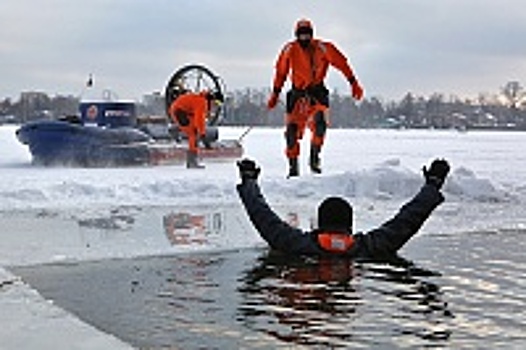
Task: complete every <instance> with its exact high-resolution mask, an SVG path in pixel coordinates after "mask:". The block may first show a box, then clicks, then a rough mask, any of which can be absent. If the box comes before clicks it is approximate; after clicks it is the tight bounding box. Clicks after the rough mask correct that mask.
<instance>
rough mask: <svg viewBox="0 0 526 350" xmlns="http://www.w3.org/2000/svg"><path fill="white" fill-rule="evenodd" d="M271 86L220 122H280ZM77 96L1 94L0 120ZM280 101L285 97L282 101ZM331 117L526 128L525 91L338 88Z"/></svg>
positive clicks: (70, 103) (22, 118)
mask: <svg viewBox="0 0 526 350" xmlns="http://www.w3.org/2000/svg"><path fill="white" fill-rule="evenodd" d="M269 92H270V91H269V89H251V88H246V89H240V90H234V91H231V92H228V93H227V99H226V101H225V104H224V108H225V117H224V119H223V121H222V124H224V125H259V126H282V125H283V116H284V113H285V110H284V109H285V108H284V103H280V104H279V105H278V107H277V108H275V109H274V110H272V111H269V110H268V109H267V107H266V103H267V98H268V95H269ZM79 102H80V99H79V97H75V96H55V97H50V96H48V95H47V94H45V93H42V92H24V93H22V94H21V95H20V98H19V99H18V100H17V101H12V100H11V99H9V98H6V99H4V100H0V123H6V122H11V123H24V122H27V121H31V120H37V119H54V118H58V117H61V116H65V115H75V114H77V113H78V105H79ZM283 102H284V101H283ZM330 106H331V110H330V121H331V125H332V127H336V128H438V129H444V128H459V129H506V130H526V92H525V91H524V89H523V87H522V86H521V85H520V83H518V82H516V81H511V82H508V83H507V84H505V85H504V86H503V87H502V88H501V89H500V90H499V91H498V93H495V94H480V95H479V96H478V97H477V98H476V99H461V98H459V97H457V96H455V95H449V96H446V95H444V94H440V93H435V94H433V95H431V96H428V97H424V96H418V95H415V94H412V93H407V94H406V95H405V96H404V97H403V98H402V99H401V100H400V101H384V100H382V99H381V98H378V97H368V98H365V99H364V100H363V101H360V102H356V101H354V100H353V99H352V98H351V97H350V96H349V95H342V94H340V93H339V92H338V91H336V90H335V91H332V92H331V94H330ZM137 111H138V113H139V114H140V115H162V114H165V109H164V98H163V96H162V95H160V94H159V93H154V94H152V95H145V96H144V99H143V101H141V102H140V103H137Z"/></svg>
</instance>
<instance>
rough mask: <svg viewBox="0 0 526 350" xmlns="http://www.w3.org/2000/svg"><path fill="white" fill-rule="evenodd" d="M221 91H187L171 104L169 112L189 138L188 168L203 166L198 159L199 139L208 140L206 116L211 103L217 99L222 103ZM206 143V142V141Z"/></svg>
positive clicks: (217, 101)
mask: <svg viewBox="0 0 526 350" xmlns="http://www.w3.org/2000/svg"><path fill="white" fill-rule="evenodd" d="M222 100H223V98H222V96H221V93H219V92H216V93H211V92H208V91H204V92H200V93H192V92H187V93H184V94H182V95H179V96H178V97H177V98H176V99H175V100H174V101H173V102H172V104H171V105H170V108H169V110H168V113H169V115H170V117H171V118H172V120H173V121H174V123H176V124H177V126H178V127H179V129H180V131H181V132H183V133H184V134H185V135H186V136H187V138H188V151H187V154H186V167H187V168H203V167H204V166H203V165H201V164H199V163H198V161H197V152H198V147H197V143H198V141H199V140H202V141H203V142H206V140H205V134H206V117H207V115H208V111H209V109H210V104H211V103H212V102H213V101H215V102H216V103H221V102H222ZM205 145H206V143H205Z"/></svg>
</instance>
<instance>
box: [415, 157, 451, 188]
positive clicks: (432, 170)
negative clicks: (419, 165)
mask: <svg viewBox="0 0 526 350" xmlns="http://www.w3.org/2000/svg"><path fill="white" fill-rule="evenodd" d="M422 172H423V173H424V177H425V178H426V184H430V185H433V186H435V187H436V188H437V189H440V188H441V187H442V185H443V184H444V180H445V179H446V176H447V174H448V173H449V164H448V162H447V161H446V160H445V159H435V160H434V161H433V163H431V166H430V167H429V170H428V169H427V168H426V167H425V166H424V168H423V169H422Z"/></svg>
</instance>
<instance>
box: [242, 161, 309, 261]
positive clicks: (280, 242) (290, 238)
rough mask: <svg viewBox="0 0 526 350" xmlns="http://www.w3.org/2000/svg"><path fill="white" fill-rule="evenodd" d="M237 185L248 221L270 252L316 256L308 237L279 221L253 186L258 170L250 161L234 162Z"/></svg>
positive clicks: (257, 186)
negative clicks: (239, 182) (239, 178)
mask: <svg viewBox="0 0 526 350" xmlns="http://www.w3.org/2000/svg"><path fill="white" fill-rule="evenodd" d="M238 167H239V170H240V175H241V184H239V185H237V191H238V193H239V197H240V198H241V202H242V203H243V205H244V207H245V209H246V212H247V214H248V217H249V218H250V221H251V222H252V224H253V225H254V227H255V228H256V230H257V231H258V232H259V234H260V235H261V237H262V238H263V239H264V240H265V241H266V242H267V243H268V244H269V245H270V247H272V248H273V249H276V250H280V251H282V252H288V253H294V254H313V253H318V252H319V250H318V247H317V245H316V244H315V243H314V242H313V241H312V239H311V238H310V236H309V235H308V234H305V233H304V232H303V231H301V230H300V229H297V228H294V227H292V226H290V225H289V224H288V223H287V222H285V221H283V220H282V219H281V218H280V217H279V216H278V215H277V214H276V213H275V212H274V211H273V210H272V208H270V206H269V205H268V204H267V202H266V200H265V198H264V197H263V194H262V193H261V189H260V188H259V185H258V183H257V177H258V175H259V168H257V167H256V165H255V163H254V162H253V161H251V160H247V159H245V160H243V161H241V162H238Z"/></svg>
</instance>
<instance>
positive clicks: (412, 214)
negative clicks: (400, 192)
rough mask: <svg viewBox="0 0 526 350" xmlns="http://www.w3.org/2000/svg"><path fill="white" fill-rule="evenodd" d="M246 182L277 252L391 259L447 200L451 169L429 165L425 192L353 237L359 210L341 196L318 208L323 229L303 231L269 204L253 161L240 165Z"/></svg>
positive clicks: (440, 163)
mask: <svg viewBox="0 0 526 350" xmlns="http://www.w3.org/2000/svg"><path fill="white" fill-rule="evenodd" d="M237 166H238V168H239V175H240V178H241V183H240V184H238V185H237V191H238V193H239V196H240V198H241V202H242V203H243V205H244V207H245V209H246V212H247V214H248V216H249V218H250V220H251V222H252V224H253V225H254V227H255V228H256V230H257V231H258V232H259V234H260V235H261V237H262V238H263V239H264V240H265V241H266V242H267V243H268V244H269V246H270V247H271V248H272V249H275V250H278V251H281V252H283V253H288V254H295V255H315V256H321V257H324V256H345V257H350V258H353V259H358V260H375V259H390V258H393V257H396V255H397V252H398V250H399V249H400V248H402V247H403V246H404V244H406V243H407V241H409V239H411V237H413V236H414V235H415V234H416V233H417V232H418V230H419V229H420V227H421V226H422V225H423V224H424V222H425V221H426V219H427V218H428V217H429V216H430V215H431V213H432V212H433V210H434V209H435V208H436V207H437V206H438V205H439V204H441V203H442V202H443V201H444V196H443V195H442V193H441V188H442V185H443V184H444V181H445V179H446V177H447V175H448V173H449V170H450V166H449V163H448V162H447V161H446V160H445V159H435V160H434V161H433V162H432V163H431V166H430V167H429V168H426V167H425V166H424V168H423V176H424V179H425V182H424V184H423V186H422V187H421V188H420V191H419V192H418V193H417V194H416V195H415V196H414V197H413V198H412V199H411V200H410V201H409V202H407V203H406V204H405V205H403V206H402V207H401V208H400V210H399V211H398V213H397V214H396V215H395V216H394V217H393V218H391V219H390V220H388V221H386V222H385V223H383V224H382V225H381V226H380V227H378V228H375V229H373V230H370V231H368V232H366V233H353V210H352V207H351V205H350V204H349V202H347V201H346V200H345V199H344V198H341V197H328V198H326V199H325V200H323V201H322V203H321V204H320V205H319V207H318V227H317V228H316V229H314V230H311V231H306V232H305V231H302V230H301V229H299V228H295V227H292V226H291V225H289V224H288V223H287V222H285V221H284V220H282V219H281V218H280V217H279V216H278V215H277V214H276V213H275V212H274V211H273V210H272V209H271V208H270V206H269V205H268V204H267V202H266V200H265V198H264V197H263V194H262V192H261V190H260V187H259V185H258V183H257V179H258V176H259V173H260V170H261V169H260V168H259V167H258V166H257V165H256V163H255V162H254V161H253V160H250V159H243V160H241V161H238V162H237Z"/></svg>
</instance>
